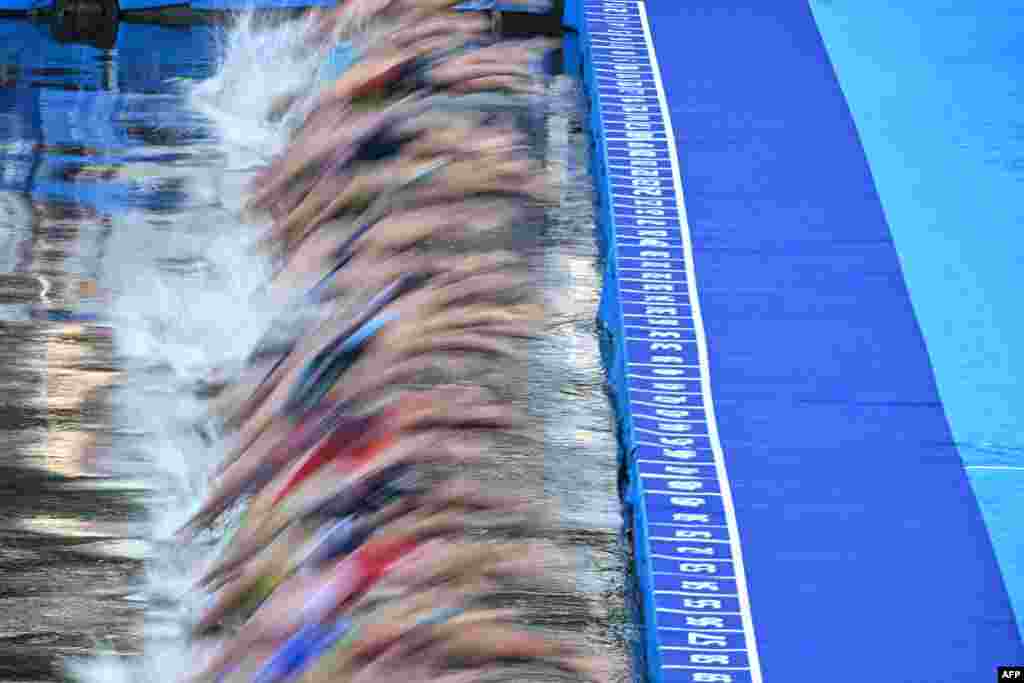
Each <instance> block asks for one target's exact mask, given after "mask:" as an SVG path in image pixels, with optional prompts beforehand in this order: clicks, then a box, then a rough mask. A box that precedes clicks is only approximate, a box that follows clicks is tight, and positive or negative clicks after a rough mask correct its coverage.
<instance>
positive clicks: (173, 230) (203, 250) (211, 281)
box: [68, 17, 324, 683]
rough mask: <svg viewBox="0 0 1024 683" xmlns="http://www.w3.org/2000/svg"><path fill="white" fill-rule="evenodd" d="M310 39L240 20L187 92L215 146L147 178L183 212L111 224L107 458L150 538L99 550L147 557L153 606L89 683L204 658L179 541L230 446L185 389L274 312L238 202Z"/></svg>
mask: <svg viewBox="0 0 1024 683" xmlns="http://www.w3.org/2000/svg"><path fill="white" fill-rule="evenodd" d="M304 31H305V25H304V22H290V23H287V24H284V25H282V26H279V27H276V28H271V29H265V30H257V29H256V28H255V27H254V23H253V21H252V18H251V17H247V18H245V19H243V20H242V21H240V22H238V24H237V26H236V27H235V28H234V29H233V30H232V31H230V32H229V33H228V34H227V36H226V39H225V41H224V43H223V45H222V48H223V50H222V52H223V58H222V60H221V63H220V66H219V68H218V69H217V72H216V75H215V76H214V77H212V78H211V79H209V80H207V81H205V82H200V83H187V82H182V83H181V87H182V88H183V89H184V91H185V95H186V101H187V102H188V103H189V105H190V106H192V107H193V108H194V109H196V110H197V111H198V112H200V113H201V114H202V115H203V116H204V117H205V118H207V119H208V121H209V122H210V124H212V128H213V131H214V136H215V140H214V141H212V142H211V141H209V140H207V141H204V142H202V143H199V144H196V145H195V146H194V147H193V148H192V149H186V150H185V151H190V152H192V153H193V158H194V159H195V161H194V162H189V161H185V162H176V163H175V164H173V165H167V166H161V167H159V168H154V167H153V165H152V164H149V165H148V166H147V167H146V168H144V169H142V170H144V171H145V172H146V174H147V177H150V178H155V177H156V176H159V177H161V178H167V177H174V178H179V179H184V180H185V189H186V192H187V194H188V201H187V202H186V208H185V209H184V210H182V211H180V212H178V213H176V214H171V215H168V214H167V213H160V214H152V213H148V212H145V211H135V212H130V213H124V214H121V215H119V216H117V217H115V218H114V221H115V222H116V223H117V225H115V226H114V232H115V234H117V235H118V239H116V240H111V244H110V247H109V252H108V253H107V255H106V258H105V263H106V264H108V272H106V273H104V274H103V286H104V287H107V288H109V289H111V290H112V291H113V292H115V296H114V300H113V302H112V322H113V326H114V330H115V340H116V346H117V352H118V354H119V356H121V357H122V359H123V364H124V366H125V373H124V378H125V381H124V383H123V385H122V386H120V387H119V388H118V390H117V392H116V398H115V406H114V410H115V425H114V429H115V433H117V434H119V435H120V437H119V439H118V441H119V443H120V444H121V445H120V447H119V451H118V452H117V453H115V455H114V456H113V457H114V459H115V460H116V461H117V462H118V463H119V469H120V473H121V474H122V475H123V476H126V477H128V476H130V477H133V478H136V479H137V480H138V479H141V480H144V481H146V482H149V484H150V489H151V490H150V492H149V494H148V495H147V498H146V500H147V504H148V510H147V511H148V515H149V519H148V524H147V525H146V526H147V530H148V535H149V538H148V539H145V540H137V541H132V542H130V543H127V545H126V544H121V545H119V546H117V547H116V548H113V550H111V549H110V548H107V547H104V548H102V550H103V551H105V552H118V553H122V554H123V553H125V552H129V553H134V554H136V555H140V556H141V555H143V554H144V555H145V556H146V558H147V560H146V563H145V577H144V581H143V584H142V585H141V586H136V587H129V588H128V589H127V590H129V592H131V593H132V596H133V601H140V602H144V603H145V604H146V605H147V607H146V619H145V625H144V628H143V640H144V653H143V655H142V656H139V657H125V656H122V654H121V653H117V654H114V653H111V654H107V655H102V656H99V657H95V658H89V659H76V660H70V661H69V662H68V668H69V670H70V672H71V673H72V674H73V675H74V676H75V677H76V678H78V679H79V680H81V681H83V682H84V683H137V682H141V681H145V682H146V683H153V682H162V681H179V680H182V679H183V677H184V676H185V675H186V674H187V671H185V669H184V668H183V662H186V661H196V657H198V653H196V652H190V645H189V643H188V642H187V638H186V630H187V629H186V626H185V623H186V618H187V616H188V614H189V612H190V611H191V610H192V609H195V608H196V607H197V606H196V605H193V604H191V602H192V601H195V600H198V599H199V598H198V597H197V596H196V595H195V592H194V591H192V590H191V587H192V585H193V581H194V579H195V577H196V576H197V575H198V572H199V571H200V570H201V568H202V567H203V566H204V565H205V564H207V563H208V562H209V561H210V559H211V556H212V553H213V551H214V547H213V546H214V544H213V543H202V542H200V543H193V544H189V545H188V547H182V546H180V545H177V544H174V543H173V542H172V535H173V533H174V531H175V530H176V529H177V528H179V527H180V525H181V524H182V523H183V522H185V521H186V519H187V518H188V515H189V514H190V513H191V512H193V511H194V510H195V508H196V507H197V506H198V505H199V502H200V500H201V496H202V495H203V494H204V492H205V488H206V485H207V484H206V482H207V480H208V475H209V473H210V472H211V470H212V468H213V466H214V464H215V463H216V462H218V461H219V460H220V458H221V457H222V456H223V454H224V444H223V442H222V441H221V440H220V439H218V438H215V439H214V440H212V441H211V440H209V439H205V438H203V437H202V435H201V434H200V432H201V431H205V432H206V433H207V434H213V435H214V436H216V426H215V425H213V424H211V423H210V422H209V419H208V418H207V416H206V409H205V406H204V404H203V402H202V401H201V400H200V399H198V398H196V397H195V396H194V394H193V393H192V392H191V390H190V389H191V387H192V386H193V385H194V381H195V380H197V379H199V378H202V377H205V376H207V374H208V373H210V372H212V371H213V370H214V369H215V368H225V367H226V368H232V367H238V366H239V365H240V364H241V363H242V361H243V359H244V358H245V356H246V355H248V353H249V352H250V351H251V350H252V349H253V347H254V346H255V345H256V343H257V342H258V341H259V339H260V338H261V336H262V335H263V334H264V332H265V331H266V330H267V328H268V326H269V325H270V324H271V322H272V321H273V320H274V318H275V316H276V315H277V314H278V313H279V312H280V311H279V310H278V309H277V308H276V307H275V306H274V305H272V304H271V302H270V301H269V300H268V299H267V297H265V296H264V295H263V288H264V287H265V285H266V283H267V281H268V276H269V273H270V268H269V265H270V264H269V263H267V262H266V260H265V259H264V258H263V257H261V256H260V255H258V254H257V252H256V251H255V250H254V249H253V248H252V246H253V243H254V240H255V238H256V236H257V235H258V234H259V231H260V229H261V228H265V227H266V226H259V225H252V224H247V223H245V222H244V221H243V220H242V218H241V207H242V205H243V202H244V198H245V197H244V195H245V187H246V184H247V183H248V181H249V180H250V178H251V177H252V175H253V173H254V172H255V170H256V169H257V168H258V167H259V166H261V165H262V164H265V163H266V161H267V160H268V159H269V158H270V157H271V156H272V155H273V154H274V153H275V152H277V151H279V150H280V149H281V148H282V146H283V145H284V144H285V143H286V141H287V139H288V136H289V133H290V132H291V131H292V130H293V129H294V127H295V126H296V125H297V124H298V123H299V122H300V121H301V118H302V116H303V115H304V113H305V112H306V111H308V107H309V103H310V102H311V101H312V98H313V97H314V96H315V94H316V90H317V88H316V85H315V84H316V83H317V77H318V72H319V69H320V68H321V65H322V64H323V63H324V55H323V54H320V53H316V52H311V51H310V50H309V48H308V46H307V45H306V41H305V38H304V35H305V33H304ZM295 92H301V93H303V94H304V96H303V97H302V98H301V99H300V100H299V101H297V102H296V104H295V105H294V107H293V110H292V111H290V113H288V114H286V115H285V116H284V117H283V119H281V120H279V121H278V122H276V123H268V122H267V114H268V113H269V112H270V111H271V108H272V105H273V103H274V101H275V99H276V98H278V97H280V96H282V95H285V94H288V93H295ZM174 151H175V152H176V153H181V152H182V151H183V150H182V149H181V148H176V149H175V150H174ZM138 170H139V169H135V171H138ZM124 172H125V173H132V172H133V170H132V169H131V168H130V167H129V168H126V169H125V170H124ZM209 540H215V539H209ZM122 546H124V547H122ZM192 655H196V657H193V656H192Z"/></svg>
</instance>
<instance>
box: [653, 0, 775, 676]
mask: <svg viewBox="0 0 1024 683" xmlns="http://www.w3.org/2000/svg"><path fill="white" fill-rule="evenodd" d="M636 7H637V10H638V11H639V13H640V23H641V25H642V26H643V31H644V43H645V44H646V48H647V52H648V54H649V55H650V59H651V66H652V67H653V75H654V82H655V88H656V90H657V93H658V105H659V106H660V107H661V115H662V118H663V119H664V121H665V130H666V132H667V136H666V137H667V140H668V147H669V151H670V152H672V155H671V157H670V158H671V161H672V181H673V185H674V187H675V192H676V196H677V197H678V198H679V200H680V201H679V212H680V223H681V224H682V226H681V228H680V233H681V234H682V238H683V254H684V257H685V258H684V263H685V265H686V271H687V273H686V280H687V283H688V290H689V293H690V301H691V302H692V307H693V317H694V328H695V332H696V336H697V355H698V357H699V358H700V361H701V365H703V366H704V367H705V368H709V367H710V364H709V361H708V346H707V339H706V337H705V334H704V324H703V317H702V316H701V309H700V300H699V299H698V298H697V288H696V285H695V284H694V283H695V282H696V279H695V277H696V276H695V272H694V264H693V243H692V239H691V236H690V224H689V221H688V219H687V215H686V197H685V195H684V194H683V180H682V175H681V173H680V170H679V150H678V149H676V141H675V132H674V129H673V125H672V116H671V114H670V111H669V108H668V99H667V98H666V97H665V86H664V83H663V82H662V79H661V67H660V66H659V64H658V55H657V52H656V51H655V50H654V39H653V37H652V36H651V25H650V22H649V21H648V19H647V9H646V7H645V6H644V3H643V2H637V3H636ZM677 66H678V68H683V67H684V65H677ZM700 383H701V391H702V393H703V395H704V406H705V411H706V412H707V416H708V432H709V433H710V434H711V435H712V436H711V451H712V453H713V456H714V459H715V466H716V470H717V471H718V478H719V486H720V488H721V491H722V505H723V507H724V509H725V521H726V524H727V525H728V527H729V538H730V540H731V541H732V544H731V550H732V556H733V566H734V567H735V572H736V577H737V579H736V590H737V592H738V593H739V595H740V597H739V604H740V611H741V612H742V616H741V620H742V622H743V634H744V636H745V638H746V645H747V648H748V649H749V656H750V678H751V680H752V681H753V683H762V681H763V678H762V675H761V664H760V658H759V656H758V652H757V640H756V638H755V634H754V622H753V618H752V613H751V605H750V594H749V592H748V590H747V577H746V570H745V569H744V566H743V549H742V548H741V547H740V532H739V527H738V525H737V523H736V508H735V506H734V504H733V500H732V489H731V487H730V486H729V473H728V472H727V471H726V467H725V456H724V454H723V452H722V444H721V441H720V439H719V436H718V424H717V422H716V420H715V410H714V402H713V401H712V398H711V380H710V371H705V372H702V373H701V378H700Z"/></svg>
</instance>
